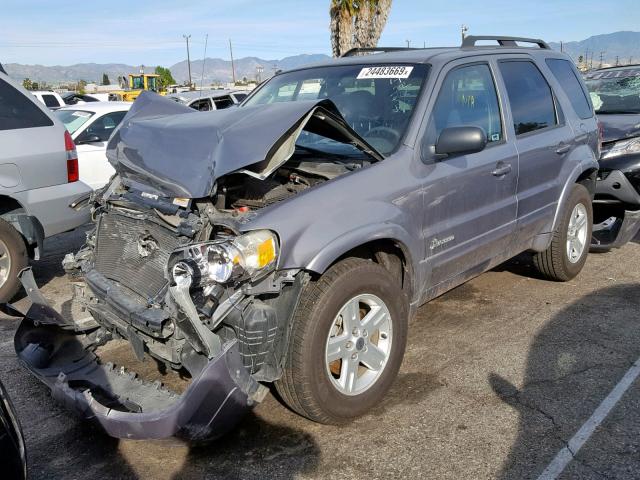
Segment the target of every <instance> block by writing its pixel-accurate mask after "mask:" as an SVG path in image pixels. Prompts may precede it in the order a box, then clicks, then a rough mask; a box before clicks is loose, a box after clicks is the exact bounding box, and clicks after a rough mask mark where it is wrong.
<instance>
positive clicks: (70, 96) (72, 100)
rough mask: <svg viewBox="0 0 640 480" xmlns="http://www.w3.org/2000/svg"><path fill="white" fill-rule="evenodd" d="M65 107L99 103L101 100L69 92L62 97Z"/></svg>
mask: <svg viewBox="0 0 640 480" xmlns="http://www.w3.org/2000/svg"><path fill="white" fill-rule="evenodd" d="M61 97H62V100H64V103H65V105H78V104H80V105H82V104H83V103H90V102H99V101H100V100H99V99H97V98H96V97H93V96H91V95H86V94H83V93H76V92H67V93H63V94H62V95H61Z"/></svg>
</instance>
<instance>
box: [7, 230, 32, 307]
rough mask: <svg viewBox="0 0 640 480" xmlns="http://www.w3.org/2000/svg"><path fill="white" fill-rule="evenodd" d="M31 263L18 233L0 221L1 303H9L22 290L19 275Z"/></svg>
mask: <svg viewBox="0 0 640 480" xmlns="http://www.w3.org/2000/svg"><path fill="white" fill-rule="evenodd" d="M28 263H29V257H28V255H27V247H26V245H25V243H24V240H23V239H22V237H21V236H20V234H19V233H18V231H17V230H16V229H15V228H13V227H12V226H11V224H9V223H7V222H5V221H4V220H2V219H0V302H1V303H4V302H8V301H9V300H11V299H12V298H13V297H14V296H15V294H16V293H18V290H19V289H20V281H19V280H18V273H19V272H20V270H22V269H23V268H25V267H26V266H27V264H28Z"/></svg>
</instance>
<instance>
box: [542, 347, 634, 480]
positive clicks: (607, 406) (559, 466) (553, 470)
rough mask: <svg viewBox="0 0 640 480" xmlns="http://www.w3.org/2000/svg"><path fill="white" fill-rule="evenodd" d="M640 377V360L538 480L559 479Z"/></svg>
mask: <svg viewBox="0 0 640 480" xmlns="http://www.w3.org/2000/svg"><path fill="white" fill-rule="evenodd" d="M638 375H640V358H639V359H638V360H636V361H635V363H634V364H633V365H632V366H631V368H630V369H629V370H627V373H625V374H624V377H622V379H621V380H620V381H619V382H618V384H617V385H616V386H615V388H614V389H613V390H611V393H609V395H607V397H606V398H605V399H604V400H603V401H602V403H601V404H600V405H599V406H598V408H596V411H595V412H593V415H591V417H589V420H587V421H586V422H585V423H584V425H582V427H580V430H578V431H577V432H576V434H575V435H574V436H573V437H572V438H571V440H569V443H568V444H567V446H566V447H564V448H563V449H562V450H560V451H559V452H558V454H557V455H556V456H555V458H554V459H553V460H552V461H551V463H550V464H549V466H548V467H547V468H545V469H544V472H542V474H541V475H540V476H539V477H538V480H555V479H556V478H558V476H559V475H560V474H561V473H562V471H563V470H564V469H565V468H566V466H567V465H568V464H569V462H571V460H573V457H574V456H575V455H576V454H577V453H578V450H580V448H581V447H582V446H583V445H584V444H585V443H586V441H587V440H589V437H591V435H592V434H593V432H594V431H595V429H596V428H598V426H599V425H600V424H601V423H602V421H603V420H604V419H605V417H606V416H607V415H609V412H610V411H611V410H612V409H613V407H615V405H616V403H618V401H619V400H620V399H621V398H622V395H624V392H626V391H627V389H628V388H629V387H630V386H631V384H632V383H633V381H634V380H635V379H636V378H637V377H638Z"/></svg>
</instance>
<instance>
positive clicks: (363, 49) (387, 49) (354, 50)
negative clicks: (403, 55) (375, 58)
mask: <svg viewBox="0 0 640 480" xmlns="http://www.w3.org/2000/svg"><path fill="white" fill-rule="evenodd" d="M403 50H417V48H407V47H356V48H352V49H351V50H347V51H346V52H344V53H343V54H342V55H340V57H341V58H342V57H355V56H356V55H361V54H364V53H376V52H381V53H386V52H399V51H403Z"/></svg>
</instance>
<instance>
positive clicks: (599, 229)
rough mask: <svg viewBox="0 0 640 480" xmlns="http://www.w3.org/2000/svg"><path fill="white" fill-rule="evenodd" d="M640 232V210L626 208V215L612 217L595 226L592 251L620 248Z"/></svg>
mask: <svg viewBox="0 0 640 480" xmlns="http://www.w3.org/2000/svg"><path fill="white" fill-rule="evenodd" d="M594 206H595V204H594ZM638 232H640V210H633V211H632V210H625V212H624V217H622V218H617V217H612V218H609V219H607V220H605V221H604V222H602V223H599V224H596V225H594V226H593V234H592V235H591V247H590V250H591V251H592V252H598V251H607V250H610V249H612V248H620V247H622V246H623V245H625V244H626V243H627V242H629V241H631V240H633V238H634V237H635V236H636V235H637V234H638Z"/></svg>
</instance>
